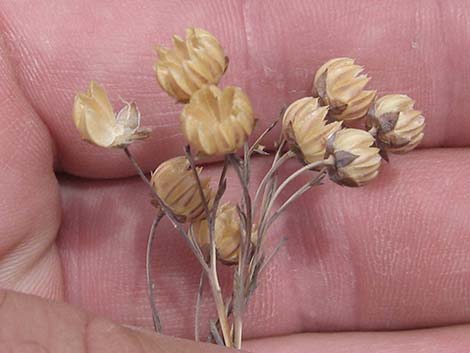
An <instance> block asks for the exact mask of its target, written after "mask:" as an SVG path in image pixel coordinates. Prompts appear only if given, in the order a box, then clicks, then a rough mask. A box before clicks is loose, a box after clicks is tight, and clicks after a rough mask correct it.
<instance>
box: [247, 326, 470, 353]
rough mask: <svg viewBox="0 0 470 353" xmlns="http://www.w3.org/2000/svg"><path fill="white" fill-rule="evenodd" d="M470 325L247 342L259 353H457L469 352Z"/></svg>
mask: <svg viewBox="0 0 470 353" xmlns="http://www.w3.org/2000/svg"><path fill="white" fill-rule="evenodd" d="M469 332H470V328H469V327H468V326H454V327H445V328H438V329H428V330H413V331H400V332H345V333H327V334H312V333H310V334H298V335H292V336H287V337H276V338H267V339H261V340H256V341H249V342H246V343H245V346H244V348H245V349H248V350H250V351H252V352H256V353H264V352H266V353H284V352H289V353H311V352H322V353H346V352H347V353H356V352H357V353H362V352H374V353H408V352H426V353H457V352H467V351H468V346H469V344H470V339H469V336H468V334H469Z"/></svg>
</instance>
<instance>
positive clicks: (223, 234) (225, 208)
mask: <svg viewBox="0 0 470 353" xmlns="http://www.w3.org/2000/svg"><path fill="white" fill-rule="evenodd" d="M253 228H254V227H253ZM191 233H192V234H193V236H194V238H195V239H196V241H197V243H198V244H199V246H200V247H201V249H203V250H204V251H205V252H207V251H209V246H210V234H209V224H208V222H207V219H203V220H201V221H199V222H195V223H193V224H191ZM255 234H256V233H255V231H254V232H253V235H252V236H251V237H252V241H253V240H254V239H255ZM214 240H215V247H216V250H217V258H218V259H219V260H220V261H222V262H224V263H225V264H228V265H232V264H236V263H238V257H239V255H240V241H241V223H240V217H239V215H238V211H237V207H236V206H235V205H234V204H232V203H230V202H228V203H226V204H224V205H222V206H221V207H219V209H218V210H217V216H216V218H215V227H214Z"/></svg>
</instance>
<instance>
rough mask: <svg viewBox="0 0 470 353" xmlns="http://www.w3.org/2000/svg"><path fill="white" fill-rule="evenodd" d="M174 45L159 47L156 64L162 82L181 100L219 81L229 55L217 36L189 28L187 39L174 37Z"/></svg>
mask: <svg viewBox="0 0 470 353" xmlns="http://www.w3.org/2000/svg"><path fill="white" fill-rule="evenodd" d="M173 45H174V47H173V48H171V49H167V48H162V47H159V48H158V49H157V51H158V55H159V60H158V61H157V62H156V64H155V66H154V70H155V73H156V74H157V79H158V82H159V83H160V86H161V87H162V88H163V90H164V91H165V92H167V93H168V94H169V95H170V96H172V97H174V98H176V99H177V100H178V101H179V102H184V103H186V102H188V101H189V99H190V98H191V95H192V94H193V93H194V92H196V91H197V90H198V89H200V88H201V87H202V86H204V85H206V84H217V83H218V82H219V80H220V78H221V77H222V75H223V74H224V72H225V70H226V68H227V63H228V61H227V58H226V57H225V54H224V50H223V49H222V47H221V46H220V44H219V42H218V40H217V38H215V37H214V36H213V35H212V34H211V33H209V32H208V31H206V30H204V29H200V28H188V29H187V30H186V40H183V39H182V38H181V37H179V36H176V35H175V36H174V37H173Z"/></svg>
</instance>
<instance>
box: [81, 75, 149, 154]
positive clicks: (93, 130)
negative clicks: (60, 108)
mask: <svg viewBox="0 0 470 353" xmlns="http://www.w3.org/2000/svg"><path fill="white" fill-rule="evenodd" d="M73 121H74V122H75V126H76V127H77V129H78V131H79V132H80V135H81V137H82V139H84V140H85V141H88V142H90V143H93V144H95V145H98V146H101V147H119V148H122V147H125V146H127V145H128V144H130V143H132V142H133V141H135V140H142V139H144V138H147V137H148V136H149V134H150V130H149V129H144V128H140V112H139V110H138V109H137V106H136V104H135V103H126V105H125V106H124V107H123V108H122V109H121V110H120V111H119V113H118V114H117V115H116V114H114V111H113V107H112V106H111V103H110V102H109V99H108V96H107V95H106V92H105V90H104V89H103V88H102V87H101V86H100V85H98V84H97V83H96V82H94V81H91V83H90V87H89V88H88V91H87V92H86V93H78V94H77V95H76V96H75V101H74V105H73Z"/></svg>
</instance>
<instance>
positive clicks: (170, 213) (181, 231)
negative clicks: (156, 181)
mask: <svg viewBox="0 0 470 353" xmlns="http://www.w3.org/2000/svg"><path fill="white" fill-rule="evenodd" d="M123 150H124V153H125V154H126V156H127V158H129V160H130V161H131V163H132V165H133V166H134V168H135V170H136V171H137V174H138V175H139V176H140V178H141V179H142V180H143V181H144V183H145V184H147V186H148V187H149V189H150V192H151V193H152V196H153V197H154V198H155V200H157V202H158V205H159V206H160V208H161V209H162V210H163V212H165V215H166V216H167V217H168V219H169V220H170V222H171V224H172V225H173V227H174V228H175V229H176V230H177V231H178V233H179V234H180V235H181V236H182V237H183V238H184V240H185V241H186V242H187V243H188V245H189V247H190V249H191V250H192V251H193V253H194V254H195V255H196V258H197V259H198V261H199V263H200V264H201V266H202V267H203V268H204V269H208V265H207V263H206V261H205V260H204V256H202V253H201V251H200V249H196V248H195V247H194V244H193V242H192V241H191V240H190V239H189V237H188V235H187V234H186V231H185V230H184V228H183V226H182V225H181V223H180V222H179V221H178V219H177V218H176V216H175V214H174V213H173V211H172V210H171V208H169V207H168V205H166V204H165V202H164V201H163V200H162V199H161V197H160V196H159V195H158V194H157V192H156V191H155V189H154V188H153V186H152V184H151V183H150V181H149V180H148V179H147V177H146V176H145V173H144V171H143V170H142V168H140V166H139V164H138V163H137V161H136V160H135V158H134V156H132V154H131V152H130V151H129V148H128V147H124V148H123Z"/></svg>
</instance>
